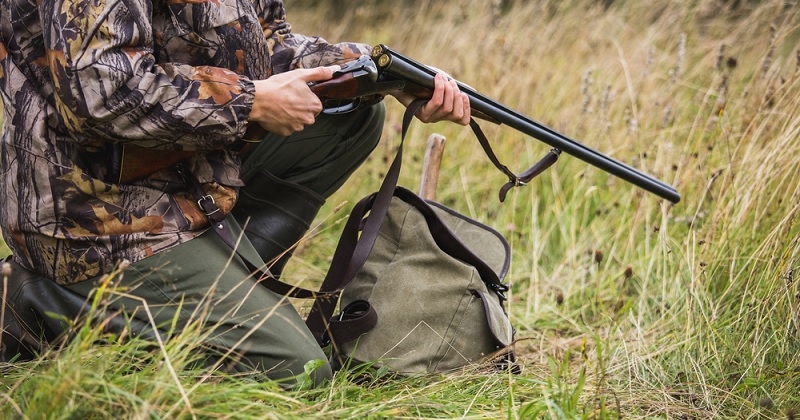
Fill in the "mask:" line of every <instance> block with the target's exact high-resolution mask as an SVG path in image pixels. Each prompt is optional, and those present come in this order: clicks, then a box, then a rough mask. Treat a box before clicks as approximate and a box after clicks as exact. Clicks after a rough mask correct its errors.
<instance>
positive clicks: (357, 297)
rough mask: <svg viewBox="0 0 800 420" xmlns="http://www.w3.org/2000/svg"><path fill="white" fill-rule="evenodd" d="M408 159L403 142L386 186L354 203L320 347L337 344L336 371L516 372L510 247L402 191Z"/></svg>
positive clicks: (325, 303)
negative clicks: (484, 365)
mask: <svg viewBox="0 0 800 420" xmlns="http://www.w3.org/2000/svg"><path fill="white" fill-rule="evenodd" d="M409 109H410V111H407V112H406V117H405V119H404V123H403V137H405V130H406V128H407V127H408V123H409V121H410V118H411V115H413V108H412V107H409ZM401 162H402V143H401V145H400V147H399V148H398V151H397V155H396V157H395V159H394V162H393V163H392V166H391V168H390V169H389V171H388V172H387V175H386V177H385V179H384V181H383V184H382V185H381V188H380V190H379V191H378V192H376V193H374V194H372V195H370V196H367V197H365V198H364V199H362V200H361V201H360V202H358V203H357V204H356V205H355V206H354V208H353V210H352V213H351V214H350V217H349V219H348V222H347V224H346V226H345V227H344V229H343V232H342V236H341V239H340V241H339V244H338V246H337V249H336V252H335V254H334V256H333V260H332V262H331V267H330V269H329V271H328V274H327V276H326V278H325V280H324V281H323V283H322V286H321V288H320V290H319V292H318V294H316V299H315V302H314V305H313V306H312V310H311V313H310V314H309V316H308V318H307V320H306V324H307V325H308V327H309V329H310V330H311V332H312V333H313V334H314V336H315V338H316V339H317V341H318V342H319V343H320V345H322V346H323V347H326V346H328V345H330V347H331V361H332V365H333V366H334V368H338V367H341V366H343V365H346V364H350V365H352V364H357V363H368V364H371V365H372V366H374V367H379V368H380V367H382V368H386V369H388V370H390V371H393V372H397V373H403V374H413V373H420V372H442V371H448V370H452V369H457V368H461V367H464V366H469V365H474V364H479V363H481V362H486V361H490V362H493V363H494V362H500V363H499V366H501V367H507V366H512V367H513V366H514V364H513V362H514V361H515V353H514V349H513V339H514V329H513V328H512V326H511V322H510V320H509V317H508V314H507V313H506V310H505V307H504V304H505V301H506V296H505V294H504V293H505V292H507V291H508V285H507V284H505V283H503V279H504V277H505V275H506V273H507V271H508V268H509V264H510V251H509V246H508V243H507V242H506V240H505V239H504V238H503V236H502V235H500V234H499V233H498V232H497V231H495V230H494V229H492V228H490V227H488V226H486V225H484V224H483V223H480V222H478V221H475V220H472V219H470V218H468V217H466V216H464V215H462V214H459V213H458V212H456V211H454V210H452V209H449V208H447V207H444V206H442V205H441V204H438V203H434V202H429V201H425V200H423V199H422V198H420V197H419V196H417V195H416V194H414V193H413V192H411V191H409V190H407V189H405V188H402V187H397V180H398V178H399V172H400V165H401ZM339 298H340V299H339ZM337 303H338V307H339V308H340V309H339V313H338V315H335V316H332V314H333V313H334V312H335V309H336V307H337Z"/></svg>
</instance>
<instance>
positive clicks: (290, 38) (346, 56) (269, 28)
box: [254, 0, 372, 74]
mask: <svg viewBox="0 0 800 420" xmlns="http://www.w3.org/2000/svg"><path fill="white" fill-rule="evenodd" d="M254 1H255V5H256V13H258V15H259V20H260V22H261V26H262V28H263V30H264V36H266V37H267V43H268V45H269V47H270V52H271V65H272V73H273V74H276V73H282V72H285V71H288V70H292V69H296V68H312V67H320V66H327V65H331V64H342V63H345V62H348V61H351V60H355V59H356V58H358V57H359V56H361V55H364V54H367V55H368V54H369V53H370V50H371V49H372V47H371V46H369V45H367V44H361V43H353V42H340V43H335V44H331V43H329V42H328V41H326V40H325V39H323V38H320V37H312V36H305V35H300V34H296V33H294V32H292V25H291V24H289V22H287V20H286V11H285V9H284V7H283V5H282V4H281V2H276V1H270V0H254Z"/></svg>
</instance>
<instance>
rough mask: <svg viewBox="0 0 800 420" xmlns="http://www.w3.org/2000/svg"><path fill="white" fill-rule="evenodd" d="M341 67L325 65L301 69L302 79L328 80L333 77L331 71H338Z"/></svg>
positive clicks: (307, 80) (310, 80) (309, 80)
mask: <svg viewBox="0 0 800 420" xmlns="http://www.w3.org/2000/svg"><path fill="white" fill-rule="evenodd" d="M339 69H341V67H340V66H338V65H333V66H326V67H314V68H311V69H302V70H300V71H303V72H304V73H303V74H302V77H301V78H302V79H303V80H304V81H306V82H321V81H324V80H330V79H331V78H332V77H333V73H335V72H337V71H339Z"/></svg>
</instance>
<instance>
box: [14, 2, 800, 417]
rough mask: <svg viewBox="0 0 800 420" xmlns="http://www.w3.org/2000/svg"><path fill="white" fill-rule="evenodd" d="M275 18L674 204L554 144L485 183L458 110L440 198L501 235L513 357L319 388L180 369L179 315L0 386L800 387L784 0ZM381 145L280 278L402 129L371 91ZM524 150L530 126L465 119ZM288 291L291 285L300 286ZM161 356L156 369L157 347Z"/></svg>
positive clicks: (150, 409)
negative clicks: (444, 88) (507, 263)
mask: <svg viewBox="0 0 800 420" xmlns="http://www.w3.org/2000/svg"><path fill="white" fill-rule="evenodd" d="M286 3H287V7H288V10H289V20H290V21H291V22H292V23H293V25H294V30H295V31H296V32H299V33H304V34H319V35H321V36H324V37H325V38H326V39H328V40H330V41H338V40H352V41H362V42H365V43H369V44H377V43H385V44H387V45H390V46H392V47H393V48H395V49H396V50H399V51H401V52H402V53H404V54H406V55H408V56H410V57H413V58H415V59H417V60H418V61H422V62H425V63H427V64H430V65H433V66H435V67H438V68H441V69H443V70H446V71H447V72H449V73H450V74H451V75H452V76H454V77H456V78H458V79H459V80H462V81H463V82H465V83H467V84H470V85H472V86H473V87H475V88H476V89H478V90H479V91H481V92H483V93H484V94H486V95H488V96H489V97H492V98H495V99H498V100H500V101H501V102H502V103H504V104H506V105H508V106H510V107H512V108H515V109H517V110H519V111H521V112H522V113H524V114H526V115H530V116H531V117H533V118H534V119H535V120H537V121H539V122H541V123H543V124H545V125H547V126H550V127H552V128H554V129H556V130H558V131H559V132H561V133H564V134H566V135H568V136H570V137H571V138H573V139H575V140H577V141H580V142H581V143H583V144H585V145H587V146H589V147H592V148H594V149H596V150H599V151H601V152H603V153H605V154H608V155H610V156H612V157H614V158H616V159H618V160H621V161H624V162H627V163H629V164H631V165H633V166H635V167H637V168H640V169H641V170H643V171H645V172H647V173H650V174H652V175H654V176H656V177H658V178H660V179H662V180H664V181H666V182H667V183H669V184H672V185H674V186H676V188H677V189H678V191H679V192H680V193H681V194H682V200H681V202H680V203H678V204H675V205H673V204H670V203H667V202H664V201H663V200H660V199H658V198H657V197H654V196H652V195H650V194H647V193H644V192H642V191H641V190H639V189H637V188H636V187H633V186H631V185H629V184H627V183H625V182H623V181H621V180H619V179H616V178H614V177H611V176H609V175H607V174H605V173H603V172H602V171H600V170H598V169H596V168H593V167H591V166H588V165H586V164H585V163H583V162H581V161H580V160H578V159H575V158H572V157H570V156H562V157H561V158H560V160H559V162H558V163H557V164H556V165H555V166H554V167H553V168H551V169H549V170H548V171H547V172H546V173H544V174H543V175H541V176H540V177H538V178H536V179H535V180H534V181H533V182H531V184H530V185H529V186H527V187H526V188H522V189H517V190H515V191H514V192H513V193H512V194H511V195H510V196H509V198H508V200H507V201H506V202H505V203H504V204H500V203H499V202H498V201H497V191H498V188H499V187H500V185H502V184H503V183H504V182H505V179H504V178H503V176H502V175H501V174H499V173H498V172H496V171H495V170H494V168H493V167H492V166H491V164H490V163H489V162H488V161H487V160H486V158H485V157H484V156H483V155H482V153H481V152H480V149H479V147H478V145H477V143H476V141H475V140H474V138H473V136H472V133H471V132H470V131H469V129H467V128H462V127H457V126H454V125H451V124H435V125H423V124H415V125H413V127H412V129H411V132H410V139H409V144H408V149H407V150H408V152H407V154H406V160H405V162H404V169H403V176H402V180H401V184H403V185H405V186H407V187H411V188H415V187H416V185H417V183H418V182H419V175H420V172H421V170H422V169H421V167H422V156H423V151H424V148H425V140H426V138H427V137H428V135H430V134H432V133H440V134H442V135H444V136H445V137H447V146H446V150H445V156H444V164H443V167H442V174H441V179H440V183H439V188H438V195H437V199H438V200H440V201H442V202H443V203H445V204H447V205H450V206H451V207H454V208H456V209H458V210H459V211H462V212H464V213H466V214H469V215H471V216H473V217H475V218H477V219H479V220H483V221H486V222H487V223H490V224H492V225H493V226H495V227H497V228H498V229H499V230H500V231H501V232H502V233H503V234H504V235H506V236H507V238H508V239H509V241H510V242H511V245H512V248H513V267H512V272H511V273H510V276H509V279H510V280H511V282H512V284H513V289H512V293H511V299H510V311H511V315H512V319H513V322H514V324H515V325H516V327H517V329H518V338H519V340H518V342H517V344H516V348H517V351H518V352H519V354H520V358H521V362H522V364H523V368H524V371H523V373H522V374H521V375H509V374H498V373H487V372H485V371H483V370H481V369H476V370H469V371H466V372H458V373H454V374H452V375H443V376H442V375H435V376H434V375H432V376H425V377H421V378H400V379H398V378H395V379H392V380H388V379H387V378H385V377H377V378H375V377H370V378H367V379H365V378H364V377H363V376H362V375H360V374H359V372H350V373H343V374H341V375H338V376H337V378H336V379H335V381H334V382H333V383H332V384H330V386H328V387H325V388H324V389H318V390H302V389H301V390H295V391H281V390H280V389H278V388H277V386H276V385H275V384H271V383H268V382H267V383H265V382H256V381H252V380H249V379H247V378H231V377H225V376H221V375H208V374H206V373H205V372H202V371H197V370H196V369H192V368H190V367H189V366H191V363H189V362H190V361H191V360H192V349H193V343H194V342H195V340H193V338H196V336H192V335H191V334H187V335H186V337H184V339H183V340H178V341H177V342H176V343H167V344H165V345H163V346H161V347H160V348H159V351H152V350H149V349H148V348H147V347H145V346H143V345H142V344H141V343H138V342H137V341H135V340H133V341H132V342H131V341H124V342H119V343H116V342H115V340H113V339H109V338H107V337H106V338H105V339H106V341H111V344H110V345H107V346H98V345H93V343H94V342H95V340H96V339H97V337H96V334H97V332H95V331H93V330H92V329H91V328H86V329H82V330H80V331H81V334H79V335H78V339H77V340H76V341H75V342H74V344H73V345H71V346H69V347H68V348H67V349H66V350H64V351H62V352H60V353H53V354H48V355H46V356H45V357H43V358H42V359H41V360H37V361H35V362H30V363H24V364H23V363H18V364H13V365H7V366H3V367H2V369H3V372H4V375H3V376H2V378H0V397H2V398H3V399H4V400H5V401H6V402H7V404H5V405H4V406H2V408H0V412H1V413H5V414H7V415H8V416H17V417H23V418H24V417H30V418H40V417H47V418H56V417H70V418H71V417H82V416H84V415H86V416H89V417H97V418H107V417H119V418H128V417H130V418H145V417H146V418H173V417H180V418H184V417H186V418H192V417H201V418H223V417H235V418H264V417H276V418H308V417H319V418H345V417H352V418H369V417H401V418H406V417H427V418H433V417H437V418H452V417H467V418H500V417H507V418H534V417H536V418H538V417H545V418H594V417H612V418H613V417H636V418H651V417H654V418H674V417H681V418H696V417H702V418H762V417H763V418H780V417H789V418H794V416H795V415H796V414H795V413H796V410H797V409H798V408H800V396H798V391H797V390H798V389H800V357H799V355H800V285H798V281H797V280H796V279H795V270H796V268H797V267H798V265H799V264H798V252H799V251H800V247H798V242H797V234H798V226H797V223H796V215H797V211H798V208H799V206H800V195H798V191H800V190H799V189H798V182H800V177H798V168H800V150H798V149H799V148H800V145H799V144H798V141H797V137H798V134H799V133H800V106H798V101H799V100H800V95H798V93H800V92H799V90H800V86H798V85H799V84H800V70H799V69H800V52H798V40H800V31H798V23H799V22H800V19H798V17H800V14H799V12H798V8H797V6H796V5H795V4H794V3H791V2H784V1H776V0H773V1H745V0H741V1H721V0H696V1H691V2H686V1H677V0H674V1H673V0H659V1H652V2H635V1H622V0H618V1H612V0H607V1H590V0H565V1H546V0H537V1H527V2H526V1H513V0H507V1H489V2H486V1H473V0H465V1H461V2H435V1H422V0H417V1H412V0H405V1H396V2H378V1H377V0H369V1H352V0H339V1H336V2H324V1H315V0H295V1H287V2H286ZM387 106H388V110H389V113H388V120H387V125H386V130H385V133H384V139H383V141H382V143H381V145H380V146H379V148H378V150H376V152H375V153H374V154H373V156H372V157H371V158H370V159H369V161H368V162H366V163H365V165H364V166H363V167H362V168H360V169H359V171H358V172H357V173H356V174H355V176H354V177H353V179H352V181H351V182H350V183H349V184H348V185H347V186H346V187H345V188H343V189H342V190H341V191H339V192H338V193H337V194H336V195H334V197H332V198H331V199H330V200H329V202H328V203H327V204H326V206H325V208H324V209H323V211H322V212H321V214H320V217H319V220H318V226H316V228H315V230H314V233H313V234H312V235H311V236H310V237H309V238H308V239H307V240H306V241H304V242H303V243H301V244H300V249H299V250H298V252H297V253H296V257H295V258H294V259H293V260H292V262H291V263H290V266H289V267H287V277H286V278H287V279H293V281H296V282H297V283H299V284H303V285H313V284H314V283H315V282H318V281H319V279H321V278H322V277H323V276H324V273H325V270H326V269H327V267H328V263H329V256H330V255H331V253H332V250H333V248H334V246H335V243H336V241H337V239H338V232H339V230H340V229H341V226H342V220H343V219H344V217H345V216H346V214H347V210H348V209H349V206H350V205H351V204H352V203H353V202H354V201H355V200H357V199H358V198H360V197H362V196H363V195H366V194H368V193H370V192H372V191H374V190H375V189H376V188H377V186H378V185H379V183H380V180H381V177H382V175H383V171H385V169H386V166H387V163H386V161H387V159H388V157H389V156H391V155H392V154H393V151H394V148H395V147H396V145H397V142H398V140H399V133H398V127H399V123H400V118H401V114H402V108H401V107H400V106H399V105H398V104H396V103H393V102H391V100H387ZM483 125H484V129H485V130H486V131H487V134H488V135H489V137H490V139H492V142H493V144H494V145H495V148H496V151H497V153H498V155H499V156H500V159H501V160H502V161H504V162H505V163H506V164H507V165H509V166H511V167H512V168H513V169H514V170H517V171H521V170H523V169H524V168H526V165H530V164H532V163H533V162H535V161H536V160H537V159H538V158H540V157H541V156H543V155H544V154H545V153H546V152H547V150H548V149H549V147H548V146H546V145H544V144H542V143H540V142H537V141H535V140H533V139H530V138H525V137H523V136H520V135H519V134H518V133H514V132H512V131H509V130H508V129H506V128H504V127H495V126H492V125H490V124H483ZM298 305H300V306H303V305H304V303H303V302H298ZM167 367H169V369H167Z"/></svg>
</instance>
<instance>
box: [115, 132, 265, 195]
mask: <svg viewBox="0 0 800 420" xmlns="http://www.w3.org/2000/svg"><path fill="white" fill-rule="evenodd" d="M267 133H268V132H267V130H265V129H264V128H263V127H261V125H259V124H257V123H250V124H248V125H247V131H246V132H245V134H244V136H243V137H242V139H244V140H243V141H244V142H245V144H244V146H242V147H241V148H240V149H239V150H238V152H239V154H240V155H243V154H246V153H247V152H248V151H250V149H251V148H252V147H253V145H255V144H256V143H258V142H260V141H261V140H262V139H263V138H264V137H265V136H266V135H267ZM197 153H201V152H198V151H196V150H157V149H151V148H148V147H141V146H137V145H134V144H126V145H123V146H122V154H121V156H120V158H119V159H120V164H119V178H118V182H119V183H120V184H130V183H131V182H134V181H138V180H140V179H143V178H146V177H148V176H150V175H152V174H154V173H156V172H158V171H162V170H164V169H169V168H172V167H173V166H175V165H177V164H179V163H181V162H183V161H184V160H186V159H189V158H190V157H192V156H194V155H195V154H197Z"/></svg>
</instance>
